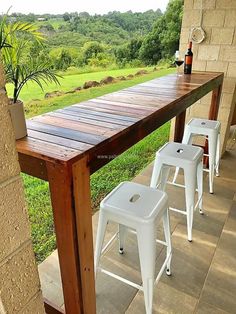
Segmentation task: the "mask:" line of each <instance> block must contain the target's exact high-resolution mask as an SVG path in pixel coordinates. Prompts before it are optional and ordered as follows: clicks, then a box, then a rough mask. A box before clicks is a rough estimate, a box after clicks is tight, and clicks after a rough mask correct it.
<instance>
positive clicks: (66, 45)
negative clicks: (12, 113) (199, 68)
mask: <svg viewBox="0 0 236 314" xmlns="http://www.w3.org/2000/svg"><path fill="white" fill-rule="evenodd" d="M182 11H183V0H170V1H169V4H168V6H167V9H166V11H165V12H164V14H162V12H161V11H160V10H159V9H158V10H157V11H153V10H149V11H147V12H144V13H133V12H132V11H128V12H125V13H120V12H116V11H115V12H109V13H108V14H104V15H90V14H89V13H87V12H81V13H77V12H74V13H64V14H57V15H56V14H43V15H35V14H27V15H25V14H20V13H13V14H11V15H10V16H9V19H10V20H12V21H16V20H17V21H18V20H19V21H25V22H31V23H35V24H36V25H37V26H38V28H39V30H40V32H42V33H43V34H44V35H45V37H46V38H47V40H46V41H45V42H44V44H43V45H42V44H39V43H35V42H32V43H31V44H29V45H28V49H27V53H28V54H29V55H30V56H31V57H32V58H33V59H37V60H39V61H40V62H42V61H43V62H44V61H45V62H46V61H47V62H50V63H51V66H52V68H54V69H56V70H66V69H67V68H68V67H71V66H73V67H83V66H91V67H103V68H106V67H110V66H119V67H125V66H130V67H132V66H133V67H136V66H141V65H152V64H156V63H157V62H158V61H160V60H161V59H168V58H171V57H172V56H173V54H174V52H175V50H177V48H178V46H179V36H180V29H181V20H182Z"/></svg>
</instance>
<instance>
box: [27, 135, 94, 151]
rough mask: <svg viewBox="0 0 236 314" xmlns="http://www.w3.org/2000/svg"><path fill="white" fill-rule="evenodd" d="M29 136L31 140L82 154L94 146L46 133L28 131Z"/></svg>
mask: <svg viewBox="0 0 236 314" xmlns="http://www.w3.org/2000/svg"><path fill="white" fill-rule="evenodd" d="M28 136H29V137H31V138H35V139H38V140H42V141H44V142H49V143H54V144H57V145H62V146H65V147H68V148H73V149H76V150H77V151H79V152H81V153H82V152H83V151H85V150H88V149H90V148H91V147H92V146H93V145H90V144H86V143H82V142H79V141H74V140H70V139H68V138H63V137H59V136H55V135H51V134H46V133H42V132H38V131H34V130H30V129H28Z"/></svg>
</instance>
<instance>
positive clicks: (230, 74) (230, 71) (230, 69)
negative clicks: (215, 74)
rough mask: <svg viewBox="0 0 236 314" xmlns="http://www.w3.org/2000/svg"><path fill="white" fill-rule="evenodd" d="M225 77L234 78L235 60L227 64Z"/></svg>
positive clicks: (235, 71)
mask: <svg viewBox="0 0 236 314" xmlns="http://www.w3.org/2000/svg"><path fill="white" fill-rule="evenodd" d="M227 76H228V77H234V78H236V59H235V62H229V66H228V71H227Z"/></svg>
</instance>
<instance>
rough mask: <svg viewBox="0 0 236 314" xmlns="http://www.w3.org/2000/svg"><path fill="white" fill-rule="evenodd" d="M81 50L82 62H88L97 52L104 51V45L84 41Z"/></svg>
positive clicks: (95, 56)
mask: <svg viewBox="0 0 236 314" xmlns="http://www.w3.org/2000/svg"><path fill="white" fill-rule="evenodd" d="M82 50H83V59H84V63H85V64H88V62H89V60H90V59H91V58H97V56H98V54H101V53H104V52H105V47H104V45H101V44H100V43H98V42H96V41H91V42H88V43H85V44H84V46H83V49H82Z"/></svg>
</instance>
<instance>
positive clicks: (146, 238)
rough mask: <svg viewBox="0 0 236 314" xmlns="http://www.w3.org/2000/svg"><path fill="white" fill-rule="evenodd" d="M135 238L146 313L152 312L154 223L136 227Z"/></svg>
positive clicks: (154, 255) (154, 249) (154, 248)
mask: <svg viewBox="0 0 236 314" xmlns="http://www.w3.org/2000/svg"><path fill="white" fill-rule="evenodd" d="M137 239H138V250H139V259H140V266H141V275H142V282H143V292H144V300H145V308H146V314H152V302H153V288H154V272H155V259H156V240H155V239H156V232H155V228H154V224H152V225H150V224H148V225H146V226H143V227H140V228H138V229H137Z"/></svg>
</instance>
